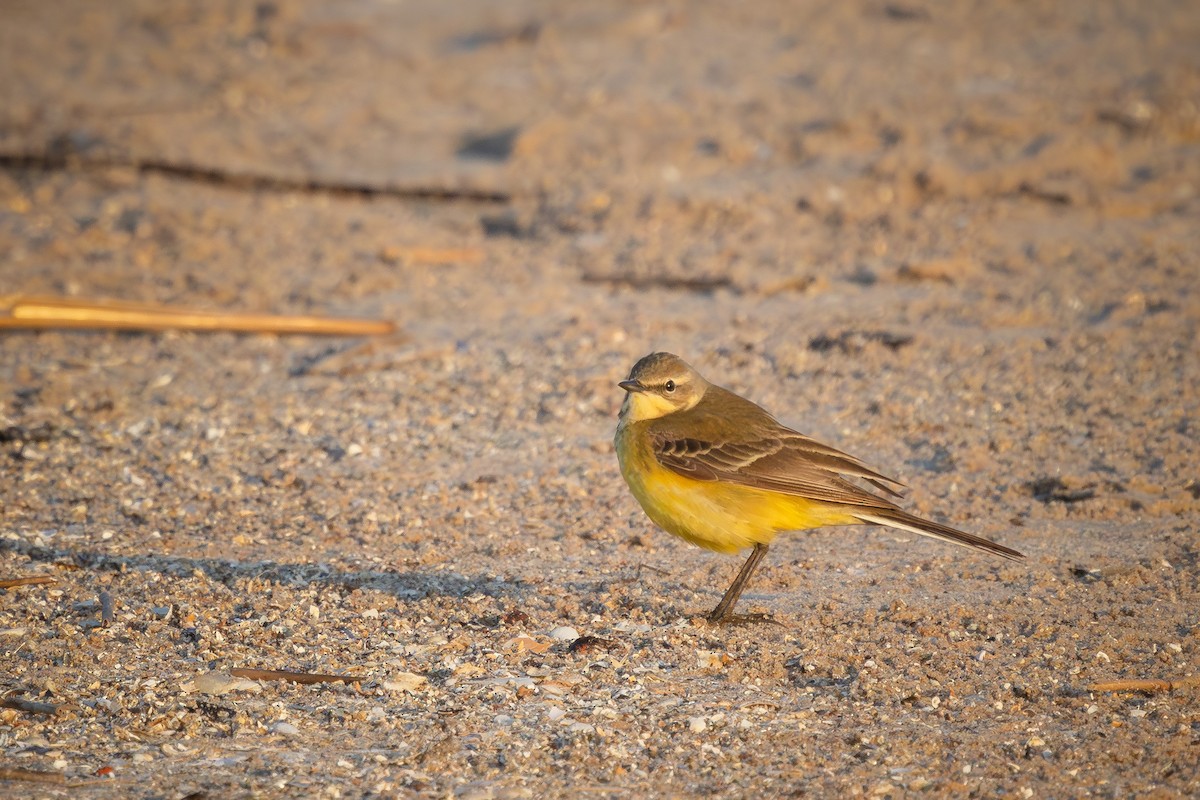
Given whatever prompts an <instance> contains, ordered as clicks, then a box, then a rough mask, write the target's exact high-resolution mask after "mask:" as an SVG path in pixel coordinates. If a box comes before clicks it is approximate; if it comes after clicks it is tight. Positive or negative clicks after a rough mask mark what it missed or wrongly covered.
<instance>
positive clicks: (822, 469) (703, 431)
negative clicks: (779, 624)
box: [614, 352, 1025, 624]
mask: <svg viewBox="0 0 1200 800" xmlns="http://www.w3.org/2000/svg"><path fill="white" fill-rule="evenodd" d="M618 386H620V387H621V388H622V389H624V390H625V392H626V394H625V399H624V401H623V402H622V404H621V411H620V415H619V417H618V422H617V430H616V435H615V438H614V444H615V447H616V451H617V461H618V462H619V464H620V468H621V475H622V477H624V479H625V482H626V483H627V484H628V485H629V489H630V491H631V492H632V494H633V496H634V497H635V498H636V499H637V501H638V503H639V504H640V505H641V507H642V509H643V510H644V511H645V512H646V515H647V516H648V517H649V518H650V520H651V521H652V522H654V524H656V525H657V526H658V527H660V528H662V529H663V530H665V531H667V532H668V533H671V534H674V535H675V536H678V537H680V538H682V539H684V540H685V541H688V542H690V543H691V544H695V545H699V546H700V547H704V548H707V549H709V550H714V551H717V552H720V553H735V552H737V551H739V550H744V549H745V548H747V547H749V548H751V550H750V555H749V557H748V558H747V559H746V561H745V563H744V565H743V566H742V568H741V570H740V571H739V572H738V574H737V577H736V578H734V580H733V583H732V584H731V585H730V586H729V589H728V590H727V591H726V592H725V595H724V596H723V597H722V598H721V601H720V602H719V603H718V604H717V606H716V607H715V608H714V609H713V610H712V612H711V613H709V614H708V615H707V619H708V621H709V622H711V623H714V624H721V623H733V622H756V621H763V622H770V621H774V620H772V619H771V618H769V617H767V616H766V615H763V614H751V615H739V614H735V613H734V607H735V606H736V605H737V601H738V598H739V597H740V596H741V594H742V591H743V590H744V589H745V588H746V584H747V582H748V581H749V580H750V577H751V575H753V573H754V571H755V569H757V567H758V565H759V562H761V561H762V559H763V557H764V556H765V555H766V554H767V550H768V548H769V547H770V545H771V542H772V541H773V540H774V538H775V535H776V534H778V533H781V532H783V531H799V530H808V529H812V528H822V527H826V526H840V525H883V526H886V527H889V528H897V529H899V530H903V531H908V532H910V533H916V534H920V535H921V536H928V537H932V538H934V539H941V540H942V541H945V542H951V543H953V544H957V545H962V546H964V547H969V548H973V549H975V550H981V551H984V552H988V553H994V554H996V555H999V556H1002V557H1004V558H1007V559H1011V560H1013V561H1020V560H1022V559H1024V558H1025V556H1024V554H1022V553H1020V552H1018V551H1017V550H1014V549H1012V548H1011V547H1006V546H1004V545H1002V544H998V543H996V542H993V541H990V540H988V539H985V538H983V537H981V536H976V535H975V534H971V533H967V532H965V531H960V530H957V529H956V528H952V527H950V526H948V525H943V524H941V523H939V522H934V521H932V520H928V519H923V518H921V517H918V516H916V515H914V514H911V513H909V512H908V511H905V510H904V509H903V508H901V507H900V506H899V505H897V504H896V503H895V502H894V500H895V499H898V498H900V497H901V495H900V491H899V490H900V489H902V488H903V487H904V485H903V484H902V483H900V482H899V481H898V480H896V479H894V478H889V477H888V476H886V475H884V474H882V473H880V472H877V471H876V470H874V469H872V468H871V467H868V466H867V465H866V464H865V463H863V462H862V461H860V460H859V459H857V458H855V457H854V456H851V455H847V454H846V453H843V452H841V451H839V450H836V449H834V448H832V447H830V446H828V445H825V444H821V443H820V442H818V441H816V440H815V439H812V438H810V437H808V436H805V435H804V434H802V433H799V432H797V431H794V430H792V429H791V428H788V427H786V426H784V425H783V424H781V423H780V422H778V421H777V420H776V419H775V417H773V416H772V415H771V414H770V413H769V412H768V411H766V410H765V409H764V408H762V407H761V406H758V405H756V404H755V403H753V402H752V401H750V400H747V399H746V398H744V397H742V396H740V395H738V394H736V393H734V392H732V391H730V390H729V389H725V388H722V387H720V386H717V385H715V384H713V383H709V382H708V381H707V380H705V379H704V377H703V376H701V375H700V373H698V372H697V371H696V370H695V369H693V368H692V367H691V366H690V365H689V364H688V363H687V362H686V361H684V360H683V359H682V358H680V357H679V356H677V355H674V354H672V353H661V352H660V353H651V354H650V355H647V356H645V357H644V358H642V359H640V360H639V361H638V362H637V363H636V364H634V365H633V369H632V370H630V372H629V377H628V378H626V379H625V380H623V381H620V382H619V383H618ZM868 486H869V487H870V488H869V489H868V488H866V487H868Z"/></svg>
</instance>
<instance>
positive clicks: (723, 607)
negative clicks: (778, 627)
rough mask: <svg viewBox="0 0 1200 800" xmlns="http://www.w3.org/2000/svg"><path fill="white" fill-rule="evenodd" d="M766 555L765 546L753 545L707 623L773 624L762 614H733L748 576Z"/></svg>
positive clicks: (748, 579)
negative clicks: (748, 555)
mask: <svg viewBox="0 0 1200 800" xmlns="http://www.w3.org/2000/svg"><path fill="white" fill-rule="evenodd" d="M766 554H767V545H765V544H756V545H754V549H753V550H751V551H750V557H749V558H747V559H746V563H745V564H743V565H742V569H741V571H740V572H738V574H737V577H736V578H734V579H733V583H731V584H730V585H729V589H727V590H726V591H725V596H724V597H722V598H721V602H719V603H717V607H716V608H714V609H713V610H712V613H710V614H709V615H708V621H709V622H711V623H713V624H714V625H719V624H723V623H731V622H732V623H737V622H775V620H773V619H771V618H770V617H767V616H764V615H763V614H734V613H733V607H734V606H735V605H737V601H738V598H739V597H741V596H742V590H743V589H745V588H746V584H747V583H748V582H749V581H750V576H751V575H753V574H754V570H755V569H756V568H757V567H758V562H760V561H762V558H763V556H765V555H766ZM776 624H778V623H776Z"/></svg>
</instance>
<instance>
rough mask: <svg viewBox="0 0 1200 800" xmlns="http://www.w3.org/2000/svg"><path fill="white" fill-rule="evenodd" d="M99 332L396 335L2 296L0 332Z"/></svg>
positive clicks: (387, 326) (351, 323) (367, 324)
mask: <svg viewBox="0 0 1200 800" xmlns="http://www.w3.org/2000/svg"><path fill="white" fill-rule="evenodd" d="M16 328H24V329H47V328H101V329H109V330H112V329H117V330H133V331H165V330H188V331H234V332H237V333H307V334H315V335H319V336H376V335H381V334H388V333H394V332H395V330H396V324H395V323H394V322H390V321H387V320H369V319H338V318H334V317H312V316H277V315H274V314H246V313H238V312H225V311H197V310H195V309H186V308H176V307H171V306H159V305H152V304H148V303H130V302H125V301H121V300H87V299H75V298H70V297H23V296H21V295H8V296H0V330H4V329H16Z"/></svg>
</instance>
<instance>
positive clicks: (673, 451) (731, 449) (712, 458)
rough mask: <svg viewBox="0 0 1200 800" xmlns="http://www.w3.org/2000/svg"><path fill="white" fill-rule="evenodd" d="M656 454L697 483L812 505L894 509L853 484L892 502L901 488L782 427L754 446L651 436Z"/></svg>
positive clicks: (678, 472)
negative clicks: (801, 500)
mask: <svg viewBox="0 0 1200 800" xmlns="http://www.w3.org/2000/svg"><path fill="white" fill-rule="evenodd" d="M652 440H653V445H654V454H655V457H656V458H657V459H658V462H659V463H660V464H662V465H663V466H664V467H666V468H667V469H669V470H671V471H673V472H675V473H677V474H679V475H683V476H684V477H688V478H692V479H694V480H699V481H716V480H721V481H729V482H731V483H737V484H741V485H743V486H752V487H755V488H758V489H766V490H769V491H773V492H783V493H785V494H793V495H798V496H801V497H808V498H811V499H813V500H823V501H826V502H830V503H846V504H848V505H860V506H868V507H872V508H896V506H895V505H893V504H892V503H891V502H890V501H888V500H886V499H884V498H882V497H879V496H877V495H875V494H873V493H871V492H869V491H867V490H866V489H863V488H861V487H859V486H857V485H856V484H854V483H852V482H851V481H850V480H848V479H849V478H861V479H862V480H865V481H867V482H868V483H870V484H871V485H872V486H874V487H876V488H877V489H880V490H882V491H884V492H886V493H887V494H889V495H891V496H893V497H899V496H900V495H899V493H898V492H896V491H895V490H894V489H893V488H891V487H892V486H901V485H902V484H901V483H900V482H899V481H897V480H895V479H893V478H889V477H887V476H886V475H882V474H880V473H878V472H876V471H875V470H873V469H871V468H870V467H868V466H866V465H865V464H863V463H862V462H861V461H859V460H858V459H857V458H854V457H853V456H850V455H847V454H845V453H842V452H840V451H838V450H835V449H833V448H832V447H828V446H826V445H823V444H821V443H820V442H817V441H815V440H813V439H810V438H808V437H807V436H804V435H803V434H800V433H796V432H795V431H792V430H789V429H787V428H783V427H782V426H780V427H779V428H778V429H776V430H774V431H772V432H771V434H770V435H768V436H764V437H761V438H759V439H756V440H754V441H746V442H725V441H704V440H702V439H693V438H677V437H675V436H672V435H671V434H670V433H667V432H658V433H656V434H653V435H652Z"/></svg>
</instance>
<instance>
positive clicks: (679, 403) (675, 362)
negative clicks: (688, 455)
mask: <svg viewBox="0 0 1200 800" xmlns="http://www.w3.org/2000/svg"><path fill="white" fill-rule="evenodd" d="M618 386H620V387H621V388H622V389H624V390H625V391H626V392H628V393H629V394H628V395H627V396H626V397H625V402H624V403H623V404H622V405H621V417H622V418H623V419H625V420H627V421H629V422H641V421H643V420H648V419H657V418H659V417H663V416H666V415H667V414H674V413H675V412H677V411H687V410H688V409H689V408H692V407H693V406H695V405H696V404H697V403H699V402H700V398H702V397H704V393H705V392H706V391H707V390H708V387H709V383H708V381H706V380H704V378H702V377H701V376H700V373H698V372H696V370H694V369H692V367H691V365H689V364H688V363H687V362H686V361H684V360H683V359H682V358H680V357H679V356H676V355H672V354H671V353H651V354H650V355H648V356H646V357H644V358H642V359H641V360H640V361H638V362H637V363H636V364H634V365H633V369H631V370H630V371H629V377H628V378H626V379H625V380H623V381H621V382H620V383H619V384H618Z"/></svg>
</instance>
